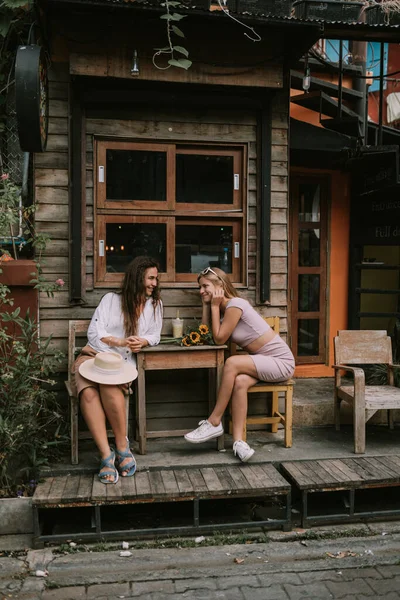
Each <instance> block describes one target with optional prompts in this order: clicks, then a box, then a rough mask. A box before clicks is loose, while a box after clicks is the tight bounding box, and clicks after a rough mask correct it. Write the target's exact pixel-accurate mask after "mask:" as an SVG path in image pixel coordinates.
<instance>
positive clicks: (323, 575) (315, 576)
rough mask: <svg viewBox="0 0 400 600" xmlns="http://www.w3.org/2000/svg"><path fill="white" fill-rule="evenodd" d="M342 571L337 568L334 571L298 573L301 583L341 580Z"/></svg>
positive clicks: (342, 577) (342, 578) (342, 576)
mask: <svg viewBox="0 0 400 600" xmlns="http://www.w3.org/2000/svg"><path fill="white" fill-rule="evenodd" d="M344 572H345V571H344V570H342V569H339V568H338V569H337V570H335V571H330V570H329V571H308V572H307V573H299V577H300V579H301V581H302V582H303V583H316V582H317V581H343V580H344ZM358 577H359V575H358Z"/></svg>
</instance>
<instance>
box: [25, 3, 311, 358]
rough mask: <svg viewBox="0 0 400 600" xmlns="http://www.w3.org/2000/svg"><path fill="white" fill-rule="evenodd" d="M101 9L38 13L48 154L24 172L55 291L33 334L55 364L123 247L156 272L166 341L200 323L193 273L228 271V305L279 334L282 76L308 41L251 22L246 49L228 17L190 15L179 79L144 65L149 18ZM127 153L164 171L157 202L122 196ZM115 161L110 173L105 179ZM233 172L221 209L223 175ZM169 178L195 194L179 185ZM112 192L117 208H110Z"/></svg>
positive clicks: (121, 258)
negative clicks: (183, 323)
mask: <svg viewBox="0 0 400 600" xmlns="http://www.w3.org/2000/svg"><path fill="white" fill-rule="evenodd" d="M105 4H106V6H97V5H96V6H94V5H90V4H85V3H82V2H77V3H74V4H73V3H63V2H58V1H54V2H50V3H48V4H47V6H46V10H45V11H44V15H45V22H46V29H47V31H48V33H49V43H50V48H51V68H50V69H49V135H48V142H47V149H46V151H45V152H43V153H38V154H35V157H34V189H35V199H36V202H37V203H38V211H37V213H36V223H37V228H38V230H39V231H42V232H45V233H49V234H50V236H51V242H50V243H49V245H48V248H47V250H46V257H45V258H46V261H45V266H44V270H45V273H46V276H48V277H49V279H53V278H54V276H56V275H57V277H62V278H63V279H64V280H65V282H66V285H65V287H64V288H63V290H62V291H61V292H59V293H58V294H57V295H56V296H55V297H54V298H48V297H47V296H46V295H45V294H43V295H42V297H41V298H40V323H41V333H42V335H43V336H46V335H48V334H50V333H51V334H53V344H54V347H57V348H60V349H62V350H66V340H67V330H68V320H69V319H72V318H89V317H90V316H91V314H92V313H93V310H94V308H95V307H96V306H97V304H98V303H99V300H100V298H101V297H102V296H103V294H104V293H106V292H107V291H108V290H110V289H115V288H116V287H118V285H119V283H120V281H121V279H122V272H123V268H124V266H126V264H127V263H128V262H129V259H130V258H131V256H132V249H129V248H127V247H126V246H127V241H129V240H132V238H134V239H136V240H137V241H136V242H135V243H136V248H135V249H134V250H133V252H135V253H136V254H137V253H138V250H137V249H138V248H140V247H141V248H142V249H143V252H144V251H145V252H147V253H149V254H153V255H154V256H155V258H158V259H159V260H160V262H161V264H162V275H161V283H162V288H163V301H164V306H165V323H164V330H163V333H165V334H170V333H171V319H172V318H173V317H175V315H176V311H177V309H179V310H180V315H181V317H182V318H183V319H185V320H189V319H192V318H194V317H199V316H200V314H201V307H200V302H199V297H198V292H197V284H196V273H198V271H199V270H201V268H204V267H205V266H207V264H208V262H209V261H211V262H212V264H214V265H215V266H223V263H222V262H221V261H223V260H225V261H226V260H227V264H226V265H225V266H226V268H227V270H228V271H229V272H230V273H231V275H232V278H233V280H234V282H235V284H236V285H237V287H238V288H239V290H240V293H242V294H243V295H244V296H245V297H247V298H249V299H250V300H251V302H252V303H253V304H254V305H257V306H258V307H259V308H260V311H261V312H262V314H265V315H279V316H280V317H281V331H282V334H283V335H285V334H286V332H287V298H288V284H287V256H288V126H289V116H288V101H289V97H288V65H289V62H288V61H289V60H290V56H291V55H293V54H296V53H297V55H300V54H301V52H302V51H303V50H304V47H305V45H307V44H308V42H307V39H310V40H313V39H315V37H316V35H317V33H316V32H317V31H318V27H317V26H316V25H313V24H307V25H299V24H296V25H297V27H289V25H288V24H287V23H280V25H275V27H272V26H271V23H268V22H264V23H260V24H259V32H260V35H261V38H262V39H261V41H260V42H259V43H258V44H255V43H254V42H252V41H250V40H249V39H247V38H246V37H244V35H243V31H242V29H240V28H234V27H233V25H232V23H231V22H230V21H229V19H228V18H227V17H226V16H222V15H218V16H217V17H216V18H212V17H211V18H210V17H209V16H207V15H206V16H204V15H196V16H194V15H189V17H188V19H187V22H185V25H186V27H185V34H186V37H187V40H188V42H187V43H188V47H189V50H190V52H191V55H192V56H193V58H194V63H193V65H192V67H191V68H190V69H189V70H188V71H184V70H183V69H177V68H170V69H168V70H160V69H157V68H156V67H155V66H154V65H153V64H152V58H151V56H152V53H153V48H156V47H157V46H160V45H162V43H163V39H164V36H165V26H164V24H163V21H162V20H160V18H159V17H160V14H161V12H160V10H157V11H156V10H142V11H141V10H137V9H136V8H134V7H133V5H130V6H129V7H127V5H126V3H121V4H122V6H121V7H119V6H118V7H113V8H109V6H108V4H107V3H105ZM72 6H73V7H74V9H73V10H72V8H71V7H72ZM77 14H78V15H79V18H77ZM221 16H222V18H219V17H221ZM264 21H265V20H264ZM291 29H293V31H294V33H293V36H292V38H291V40H290V43H289V40H288V36H289V30H291ZM283 34H285V35H286V38H285V36H284V35H283ZM134 51H136V52H137V56H138V64H139V70H140V73H139V75H138V76H136V77H135V78H133V77H132V76H131V62H132V56H133V52H134ZM195 56H197V57H198V58H197V60H196V58H195ZM164 66H165V65H164ZM132 153H133V154H132ZM135 153H141V154H140V155H141V156H142V157H144V159H145V161H149V162H148V163H147V169H148V170H147V171H146V177H147V180H149V179H151V175H152V173H153V174H154V172H155V171H154V170H155V169H158V172H160V170H162V169H164V170H165V172H166V178H165V181H166V187H165V189H159V187H160V183H159V182H158V183H157V182H156V183H154V182H151V186H152V187H151V189H146V190H144V189H142V190H141V191H142V192H143V193H144V194H147V197H150V196H151V194H153V196H154V195H155V196H157V194H158V197H157V198H156V199H155V200H153V201H147V200H144V201H143V200H140V198H139V199H137V198H132V197H126V191H127V189H128V188H129V179H126V181H123V174H124V168H126V166H127V161H129V160H131V157H132V156H135ZM124 154H125V156H124ZM113 155H114V156H113ZM136 156H138V155H137V154H136ZM113 158H114V164H115V163H116V162H117V161H118V160H120V159H121V160H122V162H120V163H119V164H116V167H117V168H116V169H114V173H113V169H112V162H113ZM116 159H117V160H116ZM196 161H197V162H196ZM185 163H186V167H185V166H184V165H185ZM205 165H207V167H208V166H209V165H211V169H210V170H209V171H206V166H205ZM232 168H233V172H234V182H232V184H233V185H232V187H233V188H234V189H233V190H232V193H231V195H230V197H227V194H226V189H225V190H224V181H223V180H224V177H225V178H226V176H225V175H224V169H225V172H230V170H229V169H232ZM107 169H108V171H107ZM182 169H186V173H189V174H191V175H189V176H192V178H193V181H192V182H190V181H189V182H186V183H185V182H184V181H183V179H182ZM213 169H214V171H215V173H216V174H215V176H214V180H213V174H212V171H213ZM218 169H220V172H218ZM179 171H181V173H179ZM207 173H208V174H209V176H210V178H211V179H210V181H206V177H205V175H206V174H207ZM113 178H114V179H113ZM219 178H220V179H221V178H222V179H221V181H219ZM110 180H111V181H110ZM221 182H222V185H221ZM230 183H231V182H230ZM143 185H145V184H143ZM190 185H193V189H192V190H190ZM113 186H114V190H113V189H112V188H113ZM157 186H158V188H157ZM185 186H186V187H185ZM195 186H200V188H201V189H195ZM218 186H219V188H218ZM225 187H226V186H225ZM118 188H119V189H118ZM213 188H214V189H213ZM113 193H114V198H120V197H121V195H122V196H124V193H125V198H124V199H123V200H122V201H121V200H117V201H115V199H114V198H113ZM187 193H189V194H192V196H194V197H189V198H187V197H184V196H185V194H187ZM149 194H150V196H149ZM110 195H111V197H110ZM224 195H225V198H224ZM228 196H229V195H228ZM124 230H125V231H124ZM204 243H205V245H206V250H204V249H203V250H201V249H200V248H199V246H200V245H201V244H203V245H204ZM111 248H112V250H111ZM224 248H227V249H228V252H227V253H226V251H225V252H224ZM112 252H114V254H112ZM221 252H222V256H221ZM196 254H197V258H196ZM224 254H225V256H224ZM226 254H227V256H226ZM133 255H134V254H133ZM206 261H207V262H206Z"/></svg>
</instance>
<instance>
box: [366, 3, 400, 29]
mask: <svg viewBox="0 0 400 600" xmlns="http://www.w3.org/2000/svg"><path fill="white" fill-rule="evenodd" d="M365 15H366V22H367V23H368V25H400V13H397V12H391V11H390V12H387V11H384V10H383V9H382V7H381V6H369V7H368V8H366V9H365Z"/></svg>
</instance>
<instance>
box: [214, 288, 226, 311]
mask: <svg viewBox="0 0 400 600" xmlns="http://www.w3.org/2000/svg"><path fill="white" fill-rule="evenodd" d="M223 299H224V290H223V289H222V288H215V290H214V291H213V294H212V298H211V306H218V307H219V306H221V302H222V300H223Z"/></svg>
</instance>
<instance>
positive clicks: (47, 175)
mask: <svg viewBox="0 0 400 600" xmlns="http://www.w3.org/2000/svg"><path fill="white" fill-rule="evenodd" d="M34 183H35V185H36V186H41V185H43V186H46V187H47V186H51V187H59V186H60V187H66V186H68V170H67V169H39V168H37V169H35V181H34Z"/></svg>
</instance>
